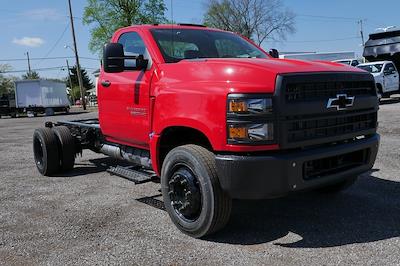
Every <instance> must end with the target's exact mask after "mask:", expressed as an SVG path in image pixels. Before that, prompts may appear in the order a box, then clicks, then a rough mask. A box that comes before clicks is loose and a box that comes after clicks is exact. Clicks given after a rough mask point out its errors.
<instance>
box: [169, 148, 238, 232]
mask: <svg viewBox="0 0 400 266" xmlns="http://www.w3.org/2000/svg"><path fill="white" fill-rule="evenodd" d="M161 186H162V194H163V199H164V204H165V208H166V210H167V212H168V214H169V216H170V218H171V220H172V221H173V222H174V224H175V225H176V226H177V227H178V229H179V230H181V231H182V232H184V233H185V234H188V235H190V236H192V237H197V238H200V237H203V236H206V235H210V234H212V233H215V232H216V231H218V230H220V229H222V228H223V227H224V226H225V225H226V223H227V222H228V220H229V217H230V213H231V207H232V200H231V199H230V197H229V196H228V195H227V194H226V193H225V192H224V191H222V189H221V186H220V184H219V180H218V176H217V170H216V166H215V155H214V154H213V153H212V152H210V151H208V150H207V149H205V148H203V147H200V146H197V145H184V146H180V147H177V148H174V149H173V150H171V151H170V152H169V153H168V155H167V156H166V158H165V160H164V163H163V167H162V171H161Z"/></svg>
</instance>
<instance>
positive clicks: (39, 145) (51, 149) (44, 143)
mask: <svg viewBox="0 0 400 266" xmlns="http://www.w3.org/2000/svg"><path fill="white" fill-rule="evenodd" d="M33 155H34V158H35V164H36V167H37V169H38V170H39V172H40V173H41V174H42V175H45V176H50V175H52V174H55V173H57V172H58V170H59V169H60V159H59V155H58V144H57V137H56V136H55V134H54V133H53V131H52V130H51V129H50V128H38V129H36V130H35V132H34V133H33Z"/></svg>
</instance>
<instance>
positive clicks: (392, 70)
mask: <svg viewBox="0 0 400 266" xmlns="http://www.w3.org/2000/svg"><path fill="white" fill-rule="evenodd" d="M357 67H358V68H361V69H363V70H366V71H368V72H370V73H371V74H372V75H373V76H374V78H375V83H376V88H377V89H378V93H379V94H380V97H389V96H390V95H391V94H394V93H398V92H399V72H398V71H397V68H396V66H395V64H394V63H393V62H392V61H378V62H371V63H366V64H360V65H358V66H357Z"/></svg>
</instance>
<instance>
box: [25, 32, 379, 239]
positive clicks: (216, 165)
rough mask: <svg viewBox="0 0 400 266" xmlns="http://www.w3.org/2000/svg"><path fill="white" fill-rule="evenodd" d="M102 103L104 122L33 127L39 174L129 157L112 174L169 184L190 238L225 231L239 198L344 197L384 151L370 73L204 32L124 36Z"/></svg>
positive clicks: (175, 213)
mask: <svg viewBox="0 0 400 266" xmlns="http://www.w3.org/2000/svg"><path fill="white" fill-rule="evenodd" d="M272 54H274V55H275V54H276V53H272ZM275 56H276V55H275ZM98 102H99V115H98V119H92V120H79V121H59V122H56V123H52V122H47V123H46V124H45V127H43V128H39V129H36V130H35V132H34V136H33V150H34V158H35V163H36V166H37V169H38V170H39V172H40V173H41V174H42V175H45V176H52V175H57V174H58V173H60V172H64V171H69V170H71V169H72V168H73V166H74V161H75V157H76V156H77V155H78V154H81V153H82V150H84V149H90V150H92V151H94V152H97V153H103V154H105V155H108V156H110V157H113V158H117V159H119V160H121V161H125V162H124V163H125V164H126V162H128V163H129V164H128V165H129V166H124V167H123V166H116V167H111V168H110V169H109V171H110V172H111V173H113V174H116V175H120V176H123V177H126V178H129V179H131V180H133V181H134V182H135V183H143V182H147V181H158V182H160V183H161V190H162V195H163V201H164V205H165V208H166V210H167V212H168V214H169V216H170V218H171V220H172V221H173V222H174V224H175V225H176V226H177V227H178V228H179V229H180V230H181V231H182V232H184V233H186V234H188V235H191V236H193V237H203V236H205V235H209V234H212V233H214V232H216V231H218V230H220V229H221V228H223V227H224V226H225V225H226V223H227V222H228V220H229V216H230V212H231V202H232V199H264V198H275V197H281V196H285V195H287V194H289V193H292V192H297V191H304V190H313V189H318V190H323V191H329V192H336V191H340V190H341V189H343V188H346V187H348V186H349V185H351V184H352V183H354V181H355V180H356V178H357V177H358V176H359V175H360V174H362V173H364V172H367V171H368V170H370V169H371V168H372V166H373V164H374V161H375V158H376V154H377V151H378V146H379V135H378V134H377V111H378V98H377V93H376V88H375V83H374V79H373V77H372V76H371V75H370V74H369V73H366V72H364V71H362V70H359V69H357V68H353V67H349V66H344V65H342V64H337V63H332V62H304V61H299V60H284V59H276V58H273V56H270V55H269V54H268V53H266V52H265V51H263V50H262V49H261V48H260V47H258V46H256V45H255V44H253V43H252V42H251V41H250V40H247V39H245V38H243V37H241V36H239V35H237V34H234V33H231V32H225V31H221V30H217V29H211V28H206V27H200V26H195V25H182V24H179V25H140V26H131V27H127V28H122V29H120V30H118V31H116V32H115V34H114V36H113V37H112V39H111V42H110V43H109V44H107V45H105V47H104V52H103V63H102V68H101V73H100V77H99V83H98Z"/></svg>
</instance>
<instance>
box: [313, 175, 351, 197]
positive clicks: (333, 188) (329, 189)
mask: <svg viewBox="0 0 400 266" xmlns="http://www.w3.org/2000/svg"><path fill="white" fill-rule="evenodd" d="M357 179H358V176H355V177H350V178H347V179H345V180H343V181H341V182H339V183H335V184H332V185H329V186H326V187H322V188H320V189H318V191H319V192H321V193H330V194H334V193H339V192H341V191H343V190H345V189H347V188H349V187H350V186H352V185H353V184H354V183H355V182H356V181H357Z"/></svg>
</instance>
